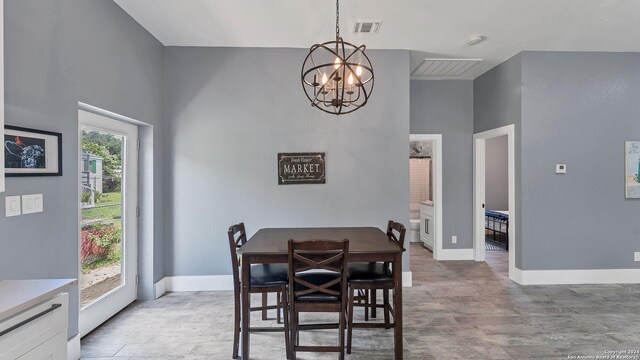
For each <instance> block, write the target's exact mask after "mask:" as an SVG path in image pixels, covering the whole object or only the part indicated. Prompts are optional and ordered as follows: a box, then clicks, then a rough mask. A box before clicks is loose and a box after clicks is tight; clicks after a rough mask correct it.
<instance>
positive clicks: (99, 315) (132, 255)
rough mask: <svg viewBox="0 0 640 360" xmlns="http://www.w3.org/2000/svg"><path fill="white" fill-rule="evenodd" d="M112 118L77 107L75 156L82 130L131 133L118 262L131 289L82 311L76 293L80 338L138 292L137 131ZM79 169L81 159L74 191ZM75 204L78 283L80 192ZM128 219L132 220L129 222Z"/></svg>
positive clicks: (121, 119)
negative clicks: (105, 121)
mask: <svg viewBox="0 0 640 360" xmlns="http://www.w3.org/2000/svg"><path fill="white" fill-rule="evenodd" d="M81 112H85V113H87V114H88V115H85V118H84V119H83V118H81ZM112 114H113V113H111V112H109V111H106V110H101V109H98V108H95V107H89V106H86V105H84V104H82V103H78V154H80V153H81V152H82V128H83V127H89V128H91V127H95V128H98V129H102V128H110V129H105V130H109V131H113V132H114V133H122V134H128V133H129V131H132V132H134V133H135V137H134V138H127V141H126V143H125V144H126V152H125V161H127V159H131V158H134V159H135V160H136V161H134V162H133V163H129V164H127V166H126V168H125V169H126V171H127V173H129V174H135V176H134V177H133V178H132V177H131V175H129V176H128V177H127V175H125V180H127V181H126V182H125V183H124V184H123V186H124V191H125V198H124V200H125V201H126V204H125V206H124V207H123V220H125V221H127V220H130V221H128V222H127V223H126V225H125V228H124V230H125V234H124V236H125V241H126V243H125V248H124V251H123V255H122V260H121V261H122V264H123V265H122V269H123V272H122V274H123V277H124V279H125V285H126V284H130V285H131V286H129V287H125V286H120V287H118V288H116V289H113V290H111V291H109V292H107V293H106V294H104V295H102V296H101V297H99V298H98V299H96V300H95V301H94V302H92V303H91V304H90V305H88V306H87V307H85V308H84V309H83V308H82V305H81V301H80V297H81V291H82V290H81V289H80V288H79V289H78V309H79V313H80V316H79V335H80V337H82V336H85V335H87V334H88V333H90V332H91V331H93V330H94V329H95V328H96V327H98V326H100V325H101V324H102V323H103V322H104V321H106V320H108V319H109V318H110V317H112V316H113V315H115V314H117V313H118V312H120V311H122V309H124V308H125V307H126V306H127V305H129V304H130V303H131V302H133V301H135V300H136V298H137V292H138V280H137V279H138V245H139V239H138V236H139V231H138V230H139V224H138V217H137V208H138V199H139V186H140V185H139V181H138V178H139V168H140V167H139V164H138V162H139V156H138V145H137V144H138V139H139V131H140V129H139V126H138V125H137V124H136V123H134V122H132V121H127V119H128V118H126V117H123V116H117V117H116V116H112ZM93 116H100V117H102V118H107V119H109V120H110V121H115V122H117V123H115V128H116V129H113V127H114V126H109V125H108V124H106V125H101V124H100V123H99V121H101V119H97V118H93V119H92V118H91V117H93ZM118 127H120V128H121V130H120V131H119V130H118V129H117V128H118ZM134 129H135V130H134ZM81 169H82V158H81V157H79V159H78V168H77V174H78V186H77V188H78V189H79V188H80V184H81V182H82V179H81ZM77 201H78V280H79V279H80V276H81V263H80V232H81V231H82V229H81V223H82V209H81V206H80V191H78V200H77ZM130 216H132V217H131V218H129V217H130ZM128 218H129V219H128ZM132 219H133V220H132ZM131 220H132V221H131ZM126 259H128V260H129V263H127V262H126V261H125V260H126ZM118 290H120V293H118V294H116V292H118ZM110 295H115V297H114V296H112V299H114V301H115V302H116V304H115V306H109V305H108V304H106V303H105V301H104V300H105V299H106V298H108V297H109V296H110ZM87 309H91V311H92V313H93V314H90V315H89V314H86V315H85V319H86V320H84V321H83V320H82V319H83V317H82V313H83V311H85V310H87Z"/></svg>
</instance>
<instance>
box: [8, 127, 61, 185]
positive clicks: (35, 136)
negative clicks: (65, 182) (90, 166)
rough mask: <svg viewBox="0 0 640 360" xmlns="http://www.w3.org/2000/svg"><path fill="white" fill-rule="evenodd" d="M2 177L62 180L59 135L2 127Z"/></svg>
mask: <svg viewBox="0 0 640 360" xmlns="http://www.w3.org/2000/svg"><path fill="white" fill-rule="evenodd" d="M3 149H4V169H5V176H7V177H10V176H62V134H60V133H55V132H50V131H42V130H34V129H26V128H22V127H17V126H10V125H5V127H4V139H3Z"/></svg>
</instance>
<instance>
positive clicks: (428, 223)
mask: <svg viewBox="0 0 640 360" xmlns="http://www.w3.org/2000/svg"><path fill="white" fill-rule="evenodd" d="M421 225H422V226H423V227H424V240H423V242H424V243H425V245H427V247H428V248H430V249H433V240H434V236H433V226H434V224H433V216H428V215H427V216H425V218H424V221H423V223H422V224H421Z"/></svg>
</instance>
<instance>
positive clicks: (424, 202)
mask: <svg viewBox="0 0 640 360" xmlns="http://www.w3.org/2000/svg"><path fill="white" fill-rule="evenodd" d="M420 204H421V205H426V206H431V207H433V201H431V200H427V201H420Z"/></svg>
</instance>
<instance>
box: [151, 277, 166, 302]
mask: <svg viewBox="0 0 640 360" xmlns="http://www.w3.org/2000/svg"><path fill="white" fill-rule="evenodd" d="M153 291H154V298H155V299H158V298H160V297H161V296H162V295H164V293H166V292H167V278H162V279H161V280H160V281H158V282H157V283H155V284H153Z"/></svg>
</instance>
